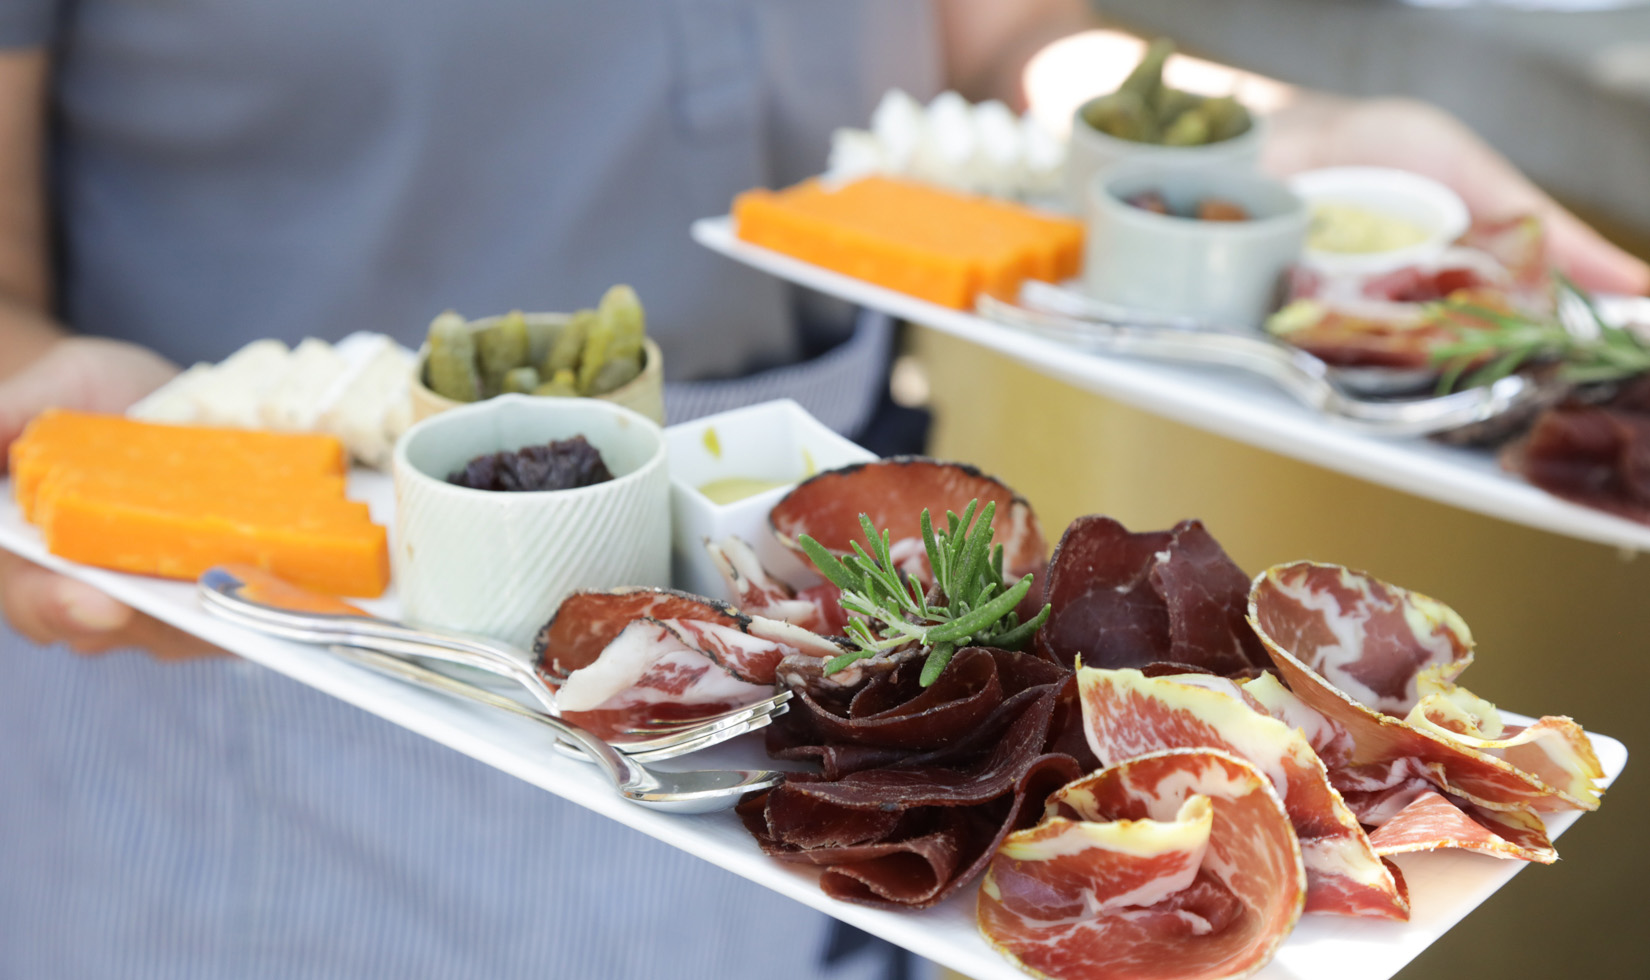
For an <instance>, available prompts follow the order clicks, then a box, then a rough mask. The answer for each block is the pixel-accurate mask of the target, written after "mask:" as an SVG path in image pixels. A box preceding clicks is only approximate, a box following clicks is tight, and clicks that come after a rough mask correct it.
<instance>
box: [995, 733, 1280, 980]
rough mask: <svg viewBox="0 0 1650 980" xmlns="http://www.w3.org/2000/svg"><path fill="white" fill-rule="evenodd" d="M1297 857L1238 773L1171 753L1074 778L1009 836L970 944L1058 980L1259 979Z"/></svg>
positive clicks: (1274, 812)
mask: <svg viewBox="0 0 1650 980" xmlns="http://www.w3.org/2000/svg"><path fill="white" fill-rule="evenodd" d="M1305 892H1306V872H1305V869H1304V867H1303V866H1302V863H1301V850H1300V847H1299V845H1298V844H1297V842H1296V839H1295V834H1294V832H1293V831H1292V830H1291V828H1290V823H1289V818H1288V815H1287V814H1286V813H1285V812H1284V809H1283V804H1282V802H1281V801H1280V800H1279V799H1278V797H1277V795H1276V793H1274V792H1273V790H1272V787H1271V786H1270V785H1269V783H1268V781H1267V779H1266V777H1265V776H1264V775H1262V774H1261V773H1260V772H1258V771H1257V770H1256V769H1255V768H1254V767H1252V766H1250V765H1249V764H1248V763H1246V762H1244V761H1243V760H1241V759H1238V758H1236V757H1234V756H1231V755H1228V754H1226V753H1224V752H1217V751H1212V750H1185V749H1181V750H1170V751H1165V752H1158V753H1154V754H1151V755H1146V756H1141V757H1138V758H1135V759H1131V760H1129V761H1127V762H1123V763H1120V764H1118V765H1116V766H1113V767H1111V768H1109V769H1106V770H1104V771H1102V772H1099V773H1095V774H1093V775H1090V776H1086V777H1084V778H1082V779H1080V780H1078V781H1076V782H1074V783H1072V784H1070V785H1068V786H1066V787H1065V788H1063V789H1061V790H1060V791H1059V792H1058V793H1056V794H1055V795H1054V797H1053V798H1051V799H1050V801H1049V815H1048V816H1047V817H1046V818H1045V819H1044V821H1043V822H1042V823H1041V824H1039V825H1038V826H1037V827H1034V828H1031V829H1029V830H1023V831H1018V832H1016V833H1014V834H1011V835H1009V837H1008V839H1007V840H1006V841H1004V843H1003V845H1002V846H1001V847H1000V848H998V850H997V854H996V856H995V857H994V858H993V859H992V861H991V866H990V868H989V870H988V871H987V872H986V876H985V878H984V880H983V881H982V882H981V884H980V894H979V902H978V907H977V914H978V921H979V926H980V931H981V933H983V934H984V936H985V938H986V940H987V941H988V942H990V943H991V944H992V945H993V946H995V947H996V948H997V949H998V950H999V951H1000V952H1002V953H1003V954H1004V955H1005V956H1007V957H1008V958H1009V959H1010V960H1012V961H1013V962H1014V963H1015V964H1016V965H1018V966H1019V967H1020V968H1021V969H1024V970H1026V971H1027V972H1029V973H1033V974H1035V975H1039V976H1048V977H1060V978H1062V980H1109V978H1125V977H1126V978H1130V980H1153V978H1162V980H1169V978H1174V980H1216V978H1228V977H1243V976H1247V975H1249V974H1250V973H1253V972H1254V971H1256V970H1258V969H1260V968H1261V967H1262V966H1264V965H1265V964H1266V963H1267V962H1268V961H1270V960H1271V958H1272V956H1273V955H1274V954H1275V953H1276V951H1277V948H1278V946H1279V945H1280V944H1281V943H1282V942H1283V940H1284V939H1285V937H1287V936H1288V935H1289V933H1290V932H1291V931H1292V930H1293V929H1294V927H1295V923H1296V922H1297V921H1298V920H1299V918H1300V915H1301V909H1302V901H1303V897H1304V895H1305Z"/></svg>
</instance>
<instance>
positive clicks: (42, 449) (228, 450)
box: [9, 409, 347, 520]
mask: <svg viewBox="0 0 1650 980" xmlns="http://www.w3.org/2000/svg"><path fill="white" fill-rule="evenodd" d="M9 465H10V469H11V476H12V487H13V490H14V492H15V493H16V497H17V505H18V507H19V508H21V509H22V511H23V516H24V518H26V519H28V520H33V519H34V517H33V515H34V503H35V501H34V498H35V490H36V488H37V487H38V486H39V484H40V481H41V479H42V478H44V476H45V475H46V473H48V472H50V471H51V469H52V468H53V467H55V466H60V465H69V466H73V467H75V468H77V469H80V470H84V471H92V470H97V471H103V472H116V471H118V472H125V471H138V472H144V471H150V470H153V471H156V472H166V473H171V474H174V475H176V476H178V477H182V476H183V474H184V473H185V472H187V473H188V474H190V475H191V476H192V477H195V478H210V477H211V475H212V474H214V473H216V474H220V475H221V476H220V478H222V479H227V478H229V474H231V473H234V472H237V471H238V472H240V473H244V474H257V479H258V480H259V481H279V480H285V479H287V478H289V477H292V478H303V477H307V476H322V475H327V476H338V477H342V476H343V475H344V473H345V470H346V465H347V457H346V456H345V455H344V451H343V447H342V446H341V444H340V443H339V442H338V440H337V439H334V438H332V437H331V436H324V435H308V434H305V435H292V434H286V433H276V432H258V431H248V430H237V429H222V428H209V427H206V426H181V425H162V424H157V423H153V422H139V421H136V420H134V419H128V418H125V417H124V416H120V415H96V414H91V413H87V412H68V411H63V410H60V409H50V410H48V411H46V412H43V413H41V414H40V415H39V416H37V417H36V418H35V419H33V420H32V421H31V422H30V423H29V425H28V428H26V429H25V430H24V432H23V435H22V436H21V437H19V438H18V440H17V441H16V442H14V443H12V447H11V453H10V464H9ZM249 482H250V481H249Z"/></svg>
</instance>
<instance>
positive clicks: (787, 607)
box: [705, 535, 848, 636]
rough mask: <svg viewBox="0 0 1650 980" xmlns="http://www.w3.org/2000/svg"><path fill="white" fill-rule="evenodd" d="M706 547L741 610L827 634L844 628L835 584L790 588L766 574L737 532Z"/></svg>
mask: <svg viewBox="0 0 1650 980" xmlns="http://www.w3.org/2000/svg"><path fill="white" fill-rule="evenodd" d="M705 550H706V551H707V552H708V553H709V554H710V560H711V563H712V564H714V565H715V566H716V570H717V571H718V572H720V573H721V575H722V581H724V582H726V583H727V585H728V590H729V591H730V592H732V594H733V595H734V597H735V598H736V599H738V601H739V608H740V610H741V611H742V612H745V613H747V614H749V615H752V616H762V617H765V618H767V619H771V620H776V621H779V622H785V623H790V624H791V625H793V626H798V627H801V628H802V629H806V630H809V631H811V632H814V633H820V634H824V635H827V636H839V635H842V634H843V633H844V632H846V630H847V627H848V613H847V612H846V611H845V610H843V608H842V602H841V600H840V597H841V595H842V592H841V590H840V589H838V588H837V587H836V586H834V585H832V584H830V583H829V582H825V583H822V584H820V585H814V586H810V587H808V588H806V589H802V590H801V591H798V590H796V589H793V588H792V587H791V586H790V585H789V584H787V583H785V582H781V581H779V580H778V579H776V578H774V577H773V576H772V575H771V574H769V572H768V570H767V569H766V568H763V567H762V561H761V559H760V558H758V557H757V555H756V549H754V548H752V547H751V546H750V543H749V542H747V541H745V540H744V539H743V538H740V537H738V536H736V535H729V536H728V537H726V538H723V539H722V540H721V541H716V542H707V543H706V544H705Z"/></svg>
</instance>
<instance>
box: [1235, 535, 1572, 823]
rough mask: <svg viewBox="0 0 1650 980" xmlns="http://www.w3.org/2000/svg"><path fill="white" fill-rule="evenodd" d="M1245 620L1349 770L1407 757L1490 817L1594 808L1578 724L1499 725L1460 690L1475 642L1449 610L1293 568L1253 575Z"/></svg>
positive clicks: (1343, 573) (1359, 577)
mask: <svg viewBox="0 0 1650 980" xmlns="http://www.w3.org/2000/svg"><path fill="white" fill-rule="evenodd" d="M1249 621H1250V623H1251V624H1252V625H1253V626H1254V628H1255V632H1256V633H1257V634H1258V635H1259V636H1260V638H1261V640H1262V642H1263V643H1265V644H1266V648H1267V650H1268V652H1269V653H1270V654H1271V655H1272V660H1273V662H1274V663H1275V664H1276V665H1277V667H1278V669H1279V671H1280V672H1281V673H1282V675H1283V679H1284V681H1285V682H1286V683H1287V684H1288V685H1289V689H1290V690H1291V691H1293V692H1294V693H1295V694H1296V695H1297V696H1299V697H1300V699H1301V700H1302V701H1304V702H1306V703H1307V704H1309V705H1311V706H1312V707H1313V708H1315V709H1317V710H1318V711H1319V712H1321V713H1322V714H1324V715H1325V716H1327V717H1329V718H1332V719H1334V720H1335V721H1336V722H1337V723H1338V724H1340V725H1341V726H1343V727H1344V728H1345V729H1346V730H1347V731H1348V732H1349V733H1350V734H1351V736H1352V741H1353V745H1354V750H1353V758H1352V760H1351V762H1352V763H1353V764H1355V765H1367V764H1371V763H1384V762H1394V761H1398V760H1406V759H1407V760H1412V764H1413V766H1414V767H1415V771H1416V772H1418V773H1423V774H1425V776H1426V778H1427V779H1429V780H1430V781H1431V782H1432V783H1433V785H1434V786H1435V787H1436V788H1437V789H1439V790H1441V791H1443V792H1445V793H1447V794H1449V795H1452V796H1459V797H1462V798H1464V799H1466V800H1469V801H1471V802H1472V803H1474V804H1476V805H1478V806H1482V807H1485V808H1488V809H1491V810H1518V809H1521V808H1524V807H1530V808H1533V809H1536V810H1555V809H1582V810H1592V809H1596V808H1597V807H1598V802H1599V795H1600V791H1599V790H1598V788H1597V787H1596V785H1595V783H1594V780H1596V779H1599V778H1601V777H1602V776H1603V769H1602V768H1601V767H1600V766H1599V763H1598V757H1597V756H1596V755H1595V754H1594V752H1593V749H1592V745H1591V744H1590V743H1589V742H1588V740H1587V737H1586V734H1585V733H1584V732H1583V731H1582V730H1581V728H1580V727H1579V726H1578V725H1576V724H1575V722H1573V721H1571V720H1570V719H1568V718H1543V719H1541V720H1540V721H1538V722H1537V723H1536V724H1535V725H1532V726H1530V727H1529V728H1528V729H1522V730H1521V729H1517V728H1514V727H1512V726H1504V725H1502V723H1501V721H1500V718H1499V716H1498V714H1497V713H1496V712H1495V710H1494V707H1493V706H1492V705H1490V704H1488V702H1485V701H1483V700H1482V699H1479V698H1476V697H1474V696H1472V695H1471V694H1470V692H1467V691H1466V690H1464V689H1463V688H1459V687H1457V686H1456V685H1455V684H1454V683H1453V682H1454V679H1455V678H1456V677H1457V676H1459V675H1460V673H1461V671H1462V670H1464V669H1465V668H1466V666H1467V665H1468V664H1469V663H1470V662H1471V646H1472V640H1471V635H1470V634H1469V633H1468V632H1467V627H1466V624H1465V623H1464V622H1462V621H1461V619H1460V617H1459V616H1457V615H1456V614H1455V612H1454V611H1453V610H1451V609H1450V608H1449V607H1448V606H1445V605H1444V604H1443V603H1440V602H1438V601H1436V600H1434V599H1430V598H1428V597H1426V596H1423V595H1420V594H1419V593H1414V592H1409V591H1407V590H1404V589H1399V588H1396V587H1394V586H1390V585H1387V584H1385V583H1383V582H1380V581H1378V580H1376V579H1373V578H1371V577H1369V576H1367V575H1364V574H1362V573H1359V572H1354V571H1351V570H1350V569H1346V568H1342V567H1340V566H1338V565H1321V564H1316V563H1312V562H1296V563H1294V564H1290V565H1279V566H1277V567H1274V568H1271V569H1268V570H1267V571H1265V572H1263V573H1261V574H1260V575H1259V576H1257V577H1256V579H1255V583H1254V588H1253V589H1252V591H1251V593H1250V598H1249Z"/></svg>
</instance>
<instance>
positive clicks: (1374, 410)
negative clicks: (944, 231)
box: [977, 295, 1536, 436]
mask: <svg viewBox="0 0 1650 980" xmlns="http://www.w3.org/2000/svg"><path fill="white" fill-rule="evenodd" d="M977 311H978V313H979V314H980V315H981V316H982V317H985V318H986V319H988V320H991V321H992V322H994V323H997V324H1000V325H1002V326H1006V327H1011V328H1013V329H1016V330H1021V331H1024V332H1026V333H1030V334H1033V335H1036V336H1039V337H1045V338H1048V339H1051V340H1056V341H1059V342H1061V343H1064V344H1067V345H1069V346H1071V347H1073V348H1076V349H1078V350H1084V351H1089V352H1092V353H1097V354H1122V355H1129V356H1138V357H1148V358H1155V359H1159V360H1167V361H1178V362H1182V363H1191V364H1211V365H1216V366H1221V367H1232V368H1238V369H1241V370H1244V371H1247V372H1249V373H1250V374H1256V375H1259V376H1260V377H1263V378H1265V379H1266V380H1268V381H1270V382H1272V383H1273V384H1275V385H1277V386H1278V387H1279V388H1282V389H1283V390H1284V391H1285V392H1287V393H1288V394H1289V395H1290V396H1291V397H1293V398H1294V399H1295V400H1296V401H1298V402H1300V403H1301V404H1303V405H1305V406H1307V407H1308V408H1313V409H1316V410H1317V411H1319V412H1322V413H1323V414H1324V415H1325V416H1327V417H1328V418H1330V419H1332V420H1334V421H1336V422H1339V423H1342V424H1346V425H1349V426H1351V427H1354V428H1358V429H1361V430H1363V431H1366V432H1371V433H1374V434H1377V435H1384V436H1425V435H1431V434H1433V433H1435V432H1443V431H1446V430H1449V429H1455V428H1459V427H1461V426H1464V425H1471V424H1473V423H1476V422H1483V421H1485V420H1487V419H1491V418H1494V417H1495V416H1498V415H1501V414H1502V413H1504V412H1508V411H1511V410H1512V409H1514V408H1517V407H1519V406H1521V405H1523V404H1524V403H1526V402H1528V401H1530V400H1531V399H1532V398H1533V397H1534V396H1535V395H1536V385H1535V383H1534V382H1532V381H1530V380H1529V379H1527V378H1524V377H1522V376H1519V375H1516V374H1515V375H1511V376H1509V377H1505V378H1502V379H1501V380H1499V381H1497V382H1496V383H1495V384H1493V385H1490V386H1489V387H1485V388H1470V389H1467V390H1465V391H1458V392H1455V393H1453V394H1449V395H1441V396H1438V397H1435V398H1411V399H1372V398H1360V397H1358V396H1357V395H1354V394H1349V393H1348V392H1346V391H1344V390H1342V389H1341V388H1340V387H1339V386H1337V385H1336V384H1335V382H1334V381H1333V380H1332V378H1333V374H1332V372H1331V369H1330V367H1329V366H1328V365H1327V364H1325V363H1324V362H1323V361H1321V360H1319V359H1318V358H1316V357H1313V356H1312V355H1311V354H1308V353H1307V352H1306V351H1303V350H1300V349H1298V348H1296V347H1292V346H1290V345H1288V344H1285V343H1282V342H1281V341H1278V340H1274V339H1273V338H1271V337H1267V336H1265V335H1263V334H1258V333H1250V332H1246V333H1237V332H1232V331H1230V330H1223V329H1217V330H1198V329H1188V327H1187V326H1186V325H1185V324H1183V323H1180V322H1175V323H1172V324H1169V323H1162V322H1149V323H1138V322H1130V321H1128V320H1110V319H1099V318H1092V319H1091V318H1088V317H1086V316H1082V315H1077V314H1076V313H1075V311H1072V310H1065V311H1054V310H1042V309H1030V308H1027V307H1024V306H1020V305H1016V304H1014V303H1008V302H1004V301H1003V300H999V299H996V298H994V297H991V296H985V295H982V296H981V297H980V299H979V301H978V306H977Z"/></svg>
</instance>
